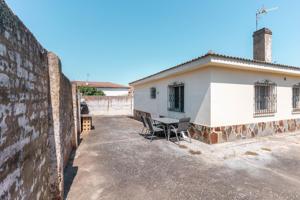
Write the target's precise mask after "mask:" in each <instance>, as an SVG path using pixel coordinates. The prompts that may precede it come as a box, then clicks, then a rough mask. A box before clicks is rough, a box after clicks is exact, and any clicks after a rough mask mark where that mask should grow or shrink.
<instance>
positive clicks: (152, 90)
mask: <svg viewBox="0 0 300 200" xmlns="http://www.w3.org/2000/svg"><path fill="white" fill-rule="evenodd" d="M150 97H151V99H156V88H155V87H152V88H150Z"/></svg>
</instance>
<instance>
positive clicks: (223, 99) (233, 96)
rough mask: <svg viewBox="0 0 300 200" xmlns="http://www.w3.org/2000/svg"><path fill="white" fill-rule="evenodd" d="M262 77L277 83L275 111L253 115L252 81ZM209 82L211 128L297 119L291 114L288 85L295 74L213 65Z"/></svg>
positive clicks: (290, 98) (295, 79)
mask: <svg viewBox="0 0 300 200" xmlns="http://www.w3.org/2000/svg"><path fill="white" fill-rule="evenodd" d="M284 78H286V80H284ZM266 79H268V80H270V81H273V82H275V83H276V84H277V112H276V113H275V114H274V115H273V116H264V117H255V116H254V83H255V82H257V81H263V80H266ZM211 81H212V83H211V126H212V127H217V126H226V125H239V124H249V123H257V122H263V121H277V120H285V119H294V118H300V114H295V113H292V86H293V85H294V84H297V83H299V82H300V78H299V77H293V76H287V75H280V74H273V73H266V72H254V71H245V70H244V71H242V70H236V69H229V68H217V67H213V68H211Z"/></svg>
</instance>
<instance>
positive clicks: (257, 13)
mask: <svg viewBox="0 0 300 200" xmlns="http://www.w3.org/2000/svg"><path fill="white" fill-rule="evenodd" d="M277 9H278V7H274V8H270V9H266V8H265V7H264V6H263V7H262V8H261V9H258V10H257V11H256V30H257V29H258V20H259V17H260V16H261V15H264V14H267V13H269V12H271V11H274V10H277Z"/></svg>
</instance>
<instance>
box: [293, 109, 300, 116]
mask: <svg viewBox="0 0 300 200" xmlns="http://www.w3.org/2000/svg"><path fill="white" fill-rule="evenodd" d="M292 114H293V115H297V114H300V110H293V111H292Z"/></svg>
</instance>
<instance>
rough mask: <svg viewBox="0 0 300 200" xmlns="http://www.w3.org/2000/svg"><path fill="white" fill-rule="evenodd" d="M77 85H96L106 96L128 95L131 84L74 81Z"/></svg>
mask: <svg viewBox="0 0 300 200" xmlns="http://www.w3.org/2000/svg"><path fill="white" fill-rule="evenodd" d="M72 83H73V84H76V85H77V86H88V87H94V88H96V89H97V90H101V91H103V92H104V94H105V96H128V95H129V92H130V87H129V86H124V85H120V84H117V83H111V82H89V81H73V82H72Z"/></svg>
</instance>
